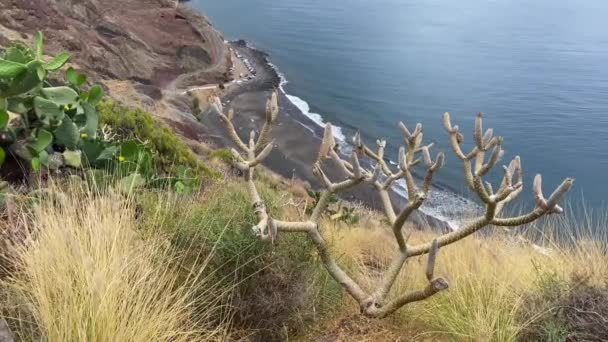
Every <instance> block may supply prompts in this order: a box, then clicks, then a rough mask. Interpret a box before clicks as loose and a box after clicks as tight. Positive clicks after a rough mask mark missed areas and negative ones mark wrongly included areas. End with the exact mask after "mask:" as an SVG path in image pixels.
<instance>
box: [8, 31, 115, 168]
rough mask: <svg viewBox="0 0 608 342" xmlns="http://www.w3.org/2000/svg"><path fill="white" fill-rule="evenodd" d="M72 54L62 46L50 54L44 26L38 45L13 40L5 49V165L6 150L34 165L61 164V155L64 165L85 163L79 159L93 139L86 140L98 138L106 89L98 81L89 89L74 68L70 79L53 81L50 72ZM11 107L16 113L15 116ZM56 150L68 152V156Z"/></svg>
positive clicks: (39, 34)
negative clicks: (46, 54) (47, 56)
mask: <svg viewBox="0 0 608 342" xmlns="http://www.w3.org/2000/svg"><path fill="white" fill-rule="evenodd" d="M69 58H70V54H69V53H67V52H61V53H59V54H57V55H56V56H55V57H53V58H51V59H50V60H45V58H44V42H43V35H42V33H41V32H38V33H37V34H36V37H35V46H34V48H33V49H31V48H29V47H27V46H26V45H24V44H23V43H20V42H12V43H10V44H9V46H8V48H7V49H6V50H5V51H4V53H3V54H2V55H0V165H1V164H2V163H3V162H4V159H5V158H6V155H7V152H10V153H11V154H12V155H14V156H17V157H18V158H21V159H24V160H26V161H28V162H30V165H31V167H32V168H33V169H40V168H41V167H50V168H57V167H60V166H58V163H59V161H61V160H63V164H62V165H61V166H63V165H67V166H71V167H80V166H81V165H82V160H76V159H77V157H79V156H81V158H83V157H87V155H86V153H82V149H83V147H84V146H83V145H87V144H88V145H90V143H85V142H84V141H85V140H89V139H92V140H95V139H97V129H98V123H99V117H98V115H97V111H96V106H97V104H98V103H99V102H100V101H101V99H102V98H103V89H102V87H101V86H99V85H93V86H91V87H90V88H88V90H85V89H84V87H85V83H86V80H87V77H86V76H85V75H83V74H79V73H77V72H76V71H75V70H74V69H73V68H68V70H67V72H66V80H67V85H64V86H56V87H54V86H51V85H50V83H49V82H48V80H47V77H48V75H49V72H54V71H58V70H59V69H61V68H62V67H63V66H64V65H65V64H66V63H67V62H68V60H69ZM10 113H12V114H13V115H14V116H16V117H17V118H16V119H14V120H10V118H11V114H10ZM9 121H10V122H9ZM56 152H59V153H63V159H62V158H58V157H57V156H56ZM52 155H54V156H55V157H53V158H52V159H49V156H52ZM49 161H52V165H49Z"/></svg>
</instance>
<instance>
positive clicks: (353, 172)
mask: <svg viewBox="0 0 608 342" xmlns="http://www.w3.org/2000/svg"><path fill="white" fill-rule="evenodd" d="M214 107H215V108H216V110H217V111H218V113H219V115H220V118H221V119H222V121H223V122H224V125H225V126H226V128H227V130H228V134H229V136H230V137H231V139H232V140H233V141H234V143H235V144H236V145H237V147H238V148H239V149H240V150H241V151H242V152H238V151H236V150H233V154H234V155H235V166H236V167H237V168H239V169H240V170H242V171H243V173H244V175H245V180H246V183H247V189H248V193H249V197H250V201H251V203H252V206H253V209H254V211H255V213H256V215H257V218H258V223H257V224H256V225H255V226H254V227H253V230H254V232H255V234H256V236H257V237H258V238H259V239H261V240H270V241H274V240H275V239H276V238H277V235H278V234H279V233H281V232H284V233H290V232H291V233H306V234H307V235H308V237H309V238H310V239H311V240H312V242H313V243H314V245H315V247H316V249H317V251H318V253H319V256H320V259H321V262H322V263H323V265H324V267H325V268H326V269H327V271H328V272H329V274H330V275H331V276H332V277H333V278H334V279H335V280H336V281H337V282H338V283H339V284H340V285H341V286H342V287H343V288H344V289H345V290H346V291H347V292H348V293H349V295H350V296H352V297H353V298H354V299H355V300H356V301H357V302H358V303H359V305H360V307H361V311H362V313H363V314H364V315H367V316H369V317H386V316H388V315H390V314H391V313H393V312H395V311H396V310H398V309H399V308H401V307H403V306H404V305H407V304H409V303H412V302H415V301H419V300H424V299H427V298H429V297H431V296H433V295H435V294H436V293H438V292H440V291H442V290H445V289H447V288H448V286H449V285H448V282H447V281H446V280H445V279H443V278H440V277H439V278H435V275H434V272H435V264H436V262H437V259H438V252H439V250H440V249H441V247H443V246H447V245H449V244H452V243H455V242H457V241H459V240H461V239H464V238H466V237H467V236H469V235H471V234H474V233H475V232H477V231H479V230H480V229H482V228H484V227H486V226H488V225H494V226H505V227H515V226H518V225H522V224H526V223H530V222H533V221H534V220H537V219H538V218H540V217H542V216H544V215H546V214H551V213H560V212H562V208H561V207H560V206H559V205H558V203H559V202H560V201H561V199H562V198H563V197H564V195H565V194H566V193H567V192H568V190H569V189H570V188H571V186H572V184H573V181H574V180H572V179H566V180H564V182H563V183H562V184H561V185H560V186H559V187H558V188H557V189H556V190H555V191H554V192H553V193H552V194H551V195H550V196H549V198H548V199H547V198H545V197H544V195H543V192H542V189H541V187H542V179H541V177H540V175H538V176H536V178H535V180H534V186H533V190H534V194H535V195H534V198H535V201H536V208H535V209H534V210H532V211H530V212H529V213H527V214H524V215H521V216H516V217H502V216H501V215H500V214H501V212H502V210H503V208H504V207H505V205H507V204H508V203H510V202H511V201H513V200H514V199H515V198H516V197H518V196H519V194H520V193H521V192H522V189H523V172H522V166H521V161H520V158H519V157H515V158H514V159H513V160H512V161H511V162H510V163H509V165H508V166H504V167H503V171H504V175H503V179H502V181H501V183H500V185H499V186H493V185H492V184H491V183H490V182H487V181H484V179H483V177H484V176H486V175H487V174H489V173H490V172H491V170H492V169H493V168H494V167H495V166H496V165H497V164H498V163H499V162H500V160H501V159H502V157H503V154H504V151H503V150H502V139H501V138H500V137H493V130H492V129H488V130H486V131H485V132H484V131H483V124H482V116H481V114H478V116H477V117H476V119H475V130H474V134H473V141H474V145H475V146H474V147H473V149H472V150H471V151H470V152H468V153H466V154H465V153H464V152H463V151H462V148H461V146H460V145H461V144H462V142H463V140H464V136H463V135H462V134H461V133H460V131H459V128H458V126H452V123H451V120H450V116H449V114H448V113H445V114H444V116H443V124H444V126H445V128H446V130H447V132H448V135H449V141H450V145H451V148H452V150H453V152H454V154H455V155H456V156H457V157H458V158H459V159H461V161H462V162H463V165H464V175H465V176H464V179H465V182H466V183H467V185H468V186H469V188H470V189H471V190H472V191H473V192H474V193H475V194H476V195H477V196H478V197H479V199H480V201H481V202H483V203H484V205H485V208H486V212H485V213H484V215H482V216H480V217H477V218H474V219H472V220H470V221H468V222H467V223H466V224H464V225H463V226H462V227H460V228H459V229H457V230H454V231H451V232H448V233H445V234H443V235H441V236H438V237H436V238H435V239H434V240H433V241H431V242H427V243H422V244H419V245H413V246H411V245H408V243H407V241H408V238H406V236H405V234H404V232H403V227H404V224H405V222H406V220H407V219H408V218H409V217H410V216H411V214H412V213H413V212H414V211H415V210H416V209H419V208H420V207H421V206H422V205H423V203H424V201H425V200H426V198H427V197H428V196H429V195H430V193H431V191H432V187H431V185H432V180H433V176H434V174H435V173H436V172H437V171H438V170H439V169H440V168H441V167H442V166H443V164H444V155H443V153H439V154H437V157H436V158H435V160H433V159H432V157H431V152H430V150H431V148H432V146H433V144H429V145H426V146H425V145H422V141H423V129H422V125H421V124H417V125H416V127H415V129H414V130H413V131H411V130H410V129H408V128H407V127H406V126H405V125H404V124H403V123H399V127H400V129H401V131H402V132H403V135H404V146H403V147H401V148H400V149H399V152H398V158H397V159H398V161H399V162H398V166H399V167H398V169H397V170H395V171H393V170H391V168H390V167H389V165H388V163H387V162H386V161H385V159H384V158H385V152H386V141H385V140H382V139H380V140H377V145H378V150H377V152H374V151H372V149H370V148H369V147H368V146H366V145H365V144H364V143H363V139H362V137H361V135H360V134H359V133H357V134H356V135H355V136H354V137H353V140H352V141H353V144H354V147H355V148H354V151H353V154H352V155H351V156H350V159H349V160H348V161H347V160H344V159H343V158H342V156H341V155H340V153H339V152H338V151H336V146H337V145H336V142H335V140H334V137H333V131H332V127H331V125H330V124H327V125H326V127H325V132H324V136H323V140H322V142H321V145H320V147H319V153H318V155H317V160H316V162H315V163H314V165H313V173H314V174H315V175H316V176H317V178H319V180H320V182H321V184H322V185H323V188H324V189H323V191H322V193H321V196H320V198H319V199H318V201H317V203H316V205H315V207H314V209H313V211H312V214H311V215H310V217H309V218H308V219H307V220H303V221H283V220H278V219H275V218H272V217H271V216H270V215H269V214H268V211H267V208H266V206H265V205H264V202H263V200H262V198H261V197H260V195H259V193H258V191H257V188H256V184H255V182H254V179H253V175H254V171H255V167H256V166H257V165H259V164H260V163H262V162H263V161H264V160H265V159H266V158H267V157H268V155H269V154H270V153H271V151H272V146H273V142H270V143H268V140H269V137H270V134H271V128H272V125H273V124H274V122H275V121H276V118H277V114H278V98H277V94H276V92H274V93H273V94H272V96H271V98H270V100H269V101H268V103H267V106H266V120H265V123H264V126H263V127H262V129H261V131H260V134H259V137H258V139H257V141H256V139H255V132H251V135H250V137H249V141H248V144H246V143H245V142H244V141H243V140H241V138H240V137H239V136H238V134H237V132H236V130H235V128H234V126H233V124H232V122H231V119H232V116H233V115H232V112H229V113H228V114H227V115H226V114H224V113H223V112H222V108H221V103H220V102H219V101H216V104H215V105H214ZM420 154H421V157H418V156H419V155H420ZM360 158H368V159H369V160H371V162H372V163H373V164H375V167H374V169H373V170H367V169H365V168H364V167H363V165H362V164H361V163H360ZM328 159H331V160H332V161H333V162H334V163H335V164H336V166H337V167H338V169H339V170H340V174H341V175H340V177H343V179H341V180H332V179H331V178H330V177H329V176H328V175H327V174H326V173H325V172H324V170H323V166H324V163H325V161H326V160H328ZM472 163H474V164H472ZM420 164H422V165H424V166H425V167H426V174H425V176H424V178H423V180H422V184H421V186H419V185H418V184H417V182H416V179H415V178H414V176H413V173H412V170H413V168H414V167H416V166H418V165H420ZM382 174H383V175H382ZM332 177H334V176H332ZM397 181H403V182H405V184H406V189H407V197H408V198H407V203H406V205H405V207H404V208H402V209H401V210H400V211H398V212H396V211H395V207H394V206H393V203H392V201H391V197H390V193H389V190H390V188H391V187H392V186H393V185H394V184H395V182H397ZM361 184H370V185H372V186H373V188H374V189H375V190H376V191H377V192H378V194H379V196H380V199H381V202H382V205H383V207H384V213H385V215H386V217H387V219H388V221H389V222H390V224H391V227H392V231H393V235H394V238H395V242H396V245H397V247H398V249H397V251H396V254H395V257H394V258H393V259H392V261H391V262H390V264H389V265H388V267H387V269H386V270H385V272H384V274H383V276H382V277H381V279H380V281H379V282H378V284H377V286H376V287H375V288H374V289H373V291H371V292H370V293H367V292H366V291H365V290H363V289H362V288H361V286H360V285H359V284H357V282H356V281H355V280H354V279H353V278H352V277H351V276H349V275H348V274H347V273H346V272H345V270H344V269H343V268H341V267H340V265H339V264H338V263H337V261H336V259H335V258H334V257H333V255H332V251H331V249H330V248H329V246H328V245H327V243H326V241H325V240H324V239H323V235H322V233H321V230H320V226H319V225H320V223H321V222H322V216H323V213H324V212H325V210H326V208H327V205H328V203H329V200H330V198H331V197H332V196H334V195H335V194H337V193H339V192H342V191H346V190H349V189H351V188H353V187H355V186H357V185H361ZM494 189H496V191H495V190H494ZM423 254H428V258H427V265H426V268H425V275H426V279H427V280H428V283H427V284H426V286H424V287H423V288H422V289H420V290H417V291H413V292H409V293H404V294H398V295H396V296H395V298H393V299H392V300H387V297H389V294H390V292H391V289H392V288H393V285H394V284H395V282H396V281H397V279H398V278H399V274H400V273H401V270H402V269H403V268H404V266H405V265H406V263H407V260H408V258H410V257H415V256H420V255H423Z"/></svg>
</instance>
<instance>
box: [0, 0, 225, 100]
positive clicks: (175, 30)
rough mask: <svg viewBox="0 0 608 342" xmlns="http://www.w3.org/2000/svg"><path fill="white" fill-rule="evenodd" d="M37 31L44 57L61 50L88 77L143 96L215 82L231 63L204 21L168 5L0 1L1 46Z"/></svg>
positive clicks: (139, 0)
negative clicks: (42, 39)
mask: <svg viewBox="0 0 608 342" xmlns="http://www.w3.org/2000/svg"><path fill="white" fill-rule="evenodd" d="M39 30H40V31H43V32H44V34H45V37H46V39H45V42H46V43H47V51H48V52H50V53H55V52H58V51H60V50H68V51H69V52H71V53H72V55H73V57H72V60H71V61H72V62H73V64H74V65H75V66H76V67H77V68H80V69H82V70H85V71H86V72H87V74H88V75H90V77H92V78H94V79H96V80H97V81H103V80H112V81H125V82H127V83H126V84H128V85H130V87H129V88H130V89H134V90H135V92H139V93H140V94H142V95H144V96H146V97H149V94H156V95H157V96H158V94H160V92H159V91H158V90H166V89H175V88H181V87H186V86H187V85H188V84H186V83H189V84H198V85H200V84H213V83H221V82H223V81H224V79H225V78H226V71H227V70H228V68H229V63H230V58H229V57H228V49H227V48H226V45H225V44H224V39H223V37H222V35H221V34H220V33H219V32H218V31H216V30H215V29H214V28H213V27H212V26H211V24H210V23H209V21H208V20H207V18H205V17H204V16H202V15H201V14H199V13H197V12H195V11H193V10H190V9H188V8H186V7H184V6H183V5H180V6H179V7H178V8H177V9H176V7H175V1H172V0H4V1H0V46H2V45H5V44H6V43H7V42H8V41H9V40H14V39H21V40H27V41H31V39H32V36H33V34H34V33H35V32H36V31H39ZM182 80H183V81H182ZM104 83H105V84H106V86H108V87H109V88H111V85H112V84H115V83H112V82H104ZM119 84H120V85H121V86H122V87H123V88H124V87H125V83H124V82H123V83H119ZM110 90H112V89H110ZM155 100H156V99H155Z"/></svg>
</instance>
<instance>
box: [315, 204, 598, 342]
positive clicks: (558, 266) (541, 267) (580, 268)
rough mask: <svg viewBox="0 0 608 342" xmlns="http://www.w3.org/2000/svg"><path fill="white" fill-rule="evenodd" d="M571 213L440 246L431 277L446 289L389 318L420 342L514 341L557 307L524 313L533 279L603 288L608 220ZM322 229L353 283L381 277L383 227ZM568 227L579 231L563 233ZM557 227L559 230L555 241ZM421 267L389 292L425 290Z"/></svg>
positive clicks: (416, 264) (416, 236)
mask: <svg viewBox="0 0 608 342" xmlns="http://www.w3.org/2000/svg"><path fill="white" fill-rule="evenodd" d="M575 217H576V216H574V215H573V214H572V213H571V214H570V215H566V216H555V217H552V218H550V219H548V220H544V221H543V222H539V223H537V224H536V225H535V226H531V227H526V228H525V229H520V230H519V231H518V232H508V233H507V232H504V231H494V232H493V233H492V234H491V235H486V236H481V235H479V234H478V235H474V236H471V237H469V238H467V239H464V240H463V241H460V242H459V243H456V244H453V245H449V246H446V247H444V248H442V249H441V250H440V252H439V256H438V262H437V267H436V271H435V274H436V275H441V276H444V277H446V278H447V279H448V281H449V282H450V289H449V290H448V291H446V292H445V293H442V294H439V295H436V296H434V297H432V298H431V299H429V300H426V301H423V302H418V303H414V304H412V305H409V306H407V307H405V308H403V309H402V310H401V311H399V312H398V314H397V316H396V317H393V318H392V320H393V324H395V326H396V327H397V328H395V329H399V330H402V331H403V330H406V331H408V332H409V333H411V332H421V331H422V332H423V333H418V334H417V336H416V339H421V340H424V339H428V338H431V339H441V338H446V339H450V340H458V341H467V340H471V341H478V340H482V341H515V340H518V338H519V337H520V336H521V335H522V333H523V332H524V331H529V329H530V327H533V326H535V324H536V322H538V321H539V320H541V319H543V317H545V316H546V315H547V314H548V313H551V312H553V311H554V309H555V308H554V307H552V306H551V305H553V304H554V303H545V305H544V306H542V307H538V306H537V307H535V311H534V312H526V310H528V309H529V305H528V304H527V303H528V300H529V298H530V297H529V296H530V293H535V292H538V291H541V290H542V289H539V286H538V284H539V279H541V278H543V277H544V276H545V275H547V274H554V275H557V276H559V278H560V279H571V278H572V275H574V274H584V275H585V281H586V284H589V286H595V287H600V288H601V287H604V288H605V287H606V286H607V284H606V279H608V255H607V253H606V245H607V244H608V239H605V234H598V233H597V232H601V231H604V228H605V227H606V225H605V224H603V223H605V222H606V220H599V221H597V220H591V217H590V216H586V217H582V218H581V217H578V218H575ZM324 227H325V228H326V230H325V235H326V236H327V238H328V240H330V241H331V243H332V246H333V248H334V250H335V253H336V255H339V256H340V258H341V262H344V263H346V264H349V265H350V267H349V268H350V270H351V272H352V273H353V274H354V276H355V277H356V278H357V280H358V281H359V282H360V283H362V284H363V285H364V286H367V287H368V288H371V287H372V285H373V284H374V283H376V282H377V281H379V275H380V274H381V271H382V270H384V269H385V268H386V267H387V265H388V263H389V261H390V257H392V256H394V255H396V251H397V246H396V244H395V243H394V238H393V236H392V233H391V232H390V231H388V230H387V229H385V228H383V227H381V226H375V227H370V226H368V225H366V226H365V227H358V226H356V227H353V226H346V225H340V224H335V223H331V222H326V223H325V224H324ZM404 229H405V231H411V232H412V235H411V237H410V242H411V243H413V244H416V243H419V242H423V241H431V240H432V239H433V237H434V236H435V234H434V233H432V232H428V231H418V230H414V229H413V228H412V227H405V228H404ZM540 229H542V231H544V232H549V233H546V234H543V235H541V236H540V237H539V235H538V234H532V233H534V232H536V231H539V230H540ZM573 229H576V233H569V234H565V235H564V232H572V231H573ZM555 232H560V234H559V239H558V235H557V234H556V233H555ZM591 232H593V234H591ZM564 237H565V238H564ZM532 239H535V240H534V241H536V243H532V242H531V241H532ZM425 265H426V256H421V257H418V258H414V259H412V260H411V261H409V263H408V265H407V267H406V268H405V269H404V270H403V271H402V273H401V275H400V278H399V279H398V281H397V282H396V284H395V286H394V288H393V292H392V293H393V294H397V293H403V292H404V291H411V290H415V289H420V288H422V287H423V286H424V284H426V279H425V276H424V268H425ZM590 292H592V291H591V290H589V289H586V293H590ZM602 293H604V292H602ZM564 295H566V294H564ZM351 309H352V308H351V307H350V306H349V310H351ZM522 313H524V314H522ZM605 318H606V317H605ZM410 338H411V335H410Z"/></svg>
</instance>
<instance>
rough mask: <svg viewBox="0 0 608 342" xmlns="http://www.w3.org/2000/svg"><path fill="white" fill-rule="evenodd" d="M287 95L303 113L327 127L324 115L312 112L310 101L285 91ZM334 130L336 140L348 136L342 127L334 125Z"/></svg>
mask: <svg viewBox="0 0 608 342" xmlns="http://www.w3.org/2000/svg"><path fill="white" fill-rule="evenodd" d="M285 96H287V98H288V99H289V101H291V103H293V104H294V105H295V106H296V107H298V109H299V110H300V111H301V112H302V114H304V115H306V116H307V117H308V118H309V119H311V120H312V121H313V122H314V123H316V124H317V125H319V126H321V127H325V122H324V121H323V117H322V116H321V115H320V114H318V113H313V112H311V111H310V106H309V105H308V102H306V101H304V100H302V99H301V98H299V97H297V96H294V95H289V94H287V93H285ZM332 130H333V133H334V138H336V140H338V141H345V140H346V136H345V135H344V133H343V132H342V128H340V127H338V126H335V125H332Z"/></svg>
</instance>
